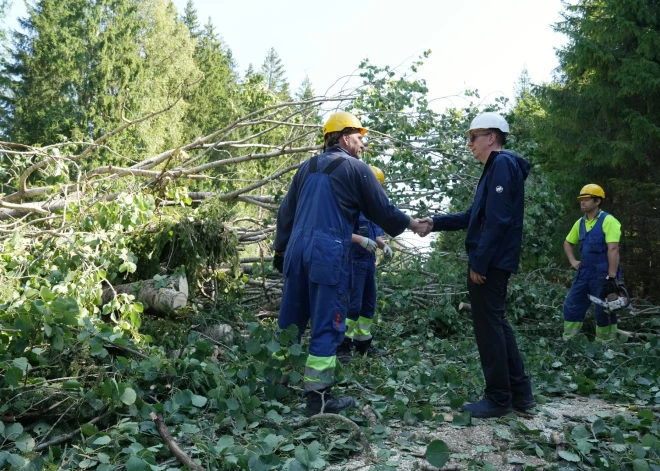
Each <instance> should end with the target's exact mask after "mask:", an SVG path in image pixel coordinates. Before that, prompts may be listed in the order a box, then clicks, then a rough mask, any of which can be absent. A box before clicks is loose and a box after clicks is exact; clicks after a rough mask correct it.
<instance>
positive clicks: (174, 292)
mask: <svg viewBox="0 0 660 471" xmlns="http://www.w3.org/2000/svg"><path fill="white" fill-rule="evenodd" d="M164 281H166V283H167V285H166V286H165V287H163V286H162V284H163V282H162V281H157V280H143V281H137V282H135V283H127V284H125V285H116V286H113V288H106V289H104V290H103V297H102V299H101V303H102V304H107V303H109V302H110V301H112V300H113V299H114V298H115V293H117V294H132V295H133V296H135V299H136V300H138V301H140V302H141V303H143V304H146V305H147V306H148V307H150V308H151V309H153V310H154V311H157V312H160V313H162V314H174V313H175V312H176V311H178V310H179V309H181V308H183V307H185V306H186V304H187V303H188V280H186V277H184V276H179V277H172V278H169V279H167V280H164Z"/></svg>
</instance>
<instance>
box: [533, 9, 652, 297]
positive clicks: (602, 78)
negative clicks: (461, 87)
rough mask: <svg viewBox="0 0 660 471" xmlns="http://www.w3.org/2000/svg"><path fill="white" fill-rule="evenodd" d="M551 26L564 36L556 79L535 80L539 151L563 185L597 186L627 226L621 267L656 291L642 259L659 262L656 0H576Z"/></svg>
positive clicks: (644, 289) (565, 189)
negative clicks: (539, 114) (543, 83)
mask: <svg viewBox="0 0 660 471" xmlns="http://www.w3.org/2000/svg"><path fill="white" fill-rule="evenodd" d="M556 30H557V31H559V32H562V33H564V34H566V35H567V36H568V43H567V45H566V46H565V47H563V48H562V49H560V50H559V51H558V58H559V62H560V69H559V75H558V80H557V81H556V82H555V83H552V84H549V85H547V86H545V87H543V88H542V93H541V99H542V101H541V103H542V107H543V109H544V115H543V116H542V117H541V118H540V119H539V120H538V121H537V123H536V127H535V133H536V141H537V142H538V143H539V152H538V155H539V158H541V160H542V162H543V164H544V165H545V166H546V168H548V169H550V170H551V171H552V172H553V173H554V175H555V178H556V179H557V180H558V182H559V184H560V186H561V189H562V193H563V194H566V195H571V196H573V197H574V196H575V195H577V192H578V191H579V190H580V188H581V187H582V186H583V185H584V184H587V183H597V184H599V185H601V186H602V187H603V188H604V189H605V193H606V196H607V198H606V200H605V203H604V205H603V206H604V208H605V209H606V210H609V211H611V212H612V213H613V214H614V215H615V216H617V217H618V218H619V220H620V221H621V222H622V224H623V229H624V234H625V235H626V237H625V239H624V246H623V251H622V257H623V267H624V273H626V274H627V275H626V276H627V278H628V279H629V280H631V281H632V283H633V284H635V285H636V288H637V289H638V292H639V293H644V294H647V293H651V292H655V295H656V296H657V293H658V292H660V278H659V277H658V276H657V274H656V273H655V272H654V270H652V269H651V268H649V267H654V266H658V264H660V238H659V236H658V234H660V208H658V206H657V204H656V203H657V201H658V198H660V186H659V185H658V184H657V182H658V181H660V106H658V103H660V3H658V2H657V1H655V0H635V1H633V0H580V1H578V2H577V3H576V4H575V5H570V4H567V5H566V10H565V12H564V13H563V21H561V22H560V23H558V24H557V25H556ZM570 200H572V201H570ZM569 201H570V202H569V203H568V205H569V207H570V209H572V211H576V210H577V207H576V205H575V200H573V199H572V198H569ZM651 280H655V281H651Z"/></svg>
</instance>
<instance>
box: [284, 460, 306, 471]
mask: <svg viewBox="0 0 660 471" xmlns="http://www.w3.org/2000/svg"><path fill="white" fill-rule="evenodd" d="M287 471H308V468H307V466H305V465H303V464H302V463H300V461H298V460H297V459H295V460H291V461H290V462H289V467H288V468H287Z"/></svg>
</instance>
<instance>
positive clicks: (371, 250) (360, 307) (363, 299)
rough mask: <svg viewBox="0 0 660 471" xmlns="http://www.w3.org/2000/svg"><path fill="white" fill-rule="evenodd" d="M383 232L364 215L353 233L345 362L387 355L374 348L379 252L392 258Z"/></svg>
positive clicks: (378, 171)
mask: <svg viewBox="0 0 660 471" xmlns="http://www.w3.org/2000/svg"><path fill="white" fill-rule="evenodd" d="M371 170H372V171H373V172H374V175H376V178H377V179H378V181H379V182H380V184H381V185H383V184H384V183H385V174H384V173H383V171H382V170H381V169H379V168H378V167H374V166H373V165H372V166H371ZM383 235H384V233H383V230H382V229H381V228H380V227H378V225H377V224H376V223H374V222H373V221H370V220H369V219H367V218H366V216H365V215H364V214H362V213H360V216H359V218H358V222H357V224H356V225H355V229H354V231H353V236H352V241H353V243H352V244H351V260H352V265H353V286H352V288H351V301H350V305H349V308H348V317H347V318H346V337H345V338H344V341H343V342H342V344H341V345H340V346H339V348H338V349H337V357H338V358H339V359H340V361H342V362H346V361H348V360H350V358H351V352H352V351H353V350H354V351H355V352H356V353H358V354H360V355H377V354H381V353H384V352H385V351H384V350H381V349H378V348H376V347H374V346H373V345H372V342H373V334H372V332H371V326H372V325H373V319H374V315H375V313H376V249H377V248H380V249H381V250H382V251H383V255H385V256H386V257H391V256H392V249H391V248H390V246H389V245H387V244H386V243H385V241H384V240H383V237H382V236H383Z"/></svg>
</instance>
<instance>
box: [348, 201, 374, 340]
mask: <svg viewBox="0 0 660 471" xmlns="http://www.w3.org/2000/svg"><path fill="white" fill-rule="evenodd" d="M354 233H355V234H358V235H360V236H363V237H368V238H369V239H371V240H373V241H375V240H376V237H380V236H382V235H383V230H382V229H381V228H380V227H378V225H376V224H375V223H373V222H371V221H370V220H369V219H367V218H366V217H365V216H364V214H362V213H360V217H359V218H358V222H357V224H356V225H355V229H354ZM351 260H352V265H353V286H352V288H351V302H350V307H349V309H348V318H347V319H346V337H347V338H350V339H352V340H353V343H354V345H360V344H365V343H368V342H369V341H370V340H371V338H372V335H371V325H372V324H373V318H374V314H375V313H376V254H374V253H371V252H369V251H368V250H366V249H365V248H364V247H362V246H361V245H360V244H357V243H353V244H351Z"/></svg>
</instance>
